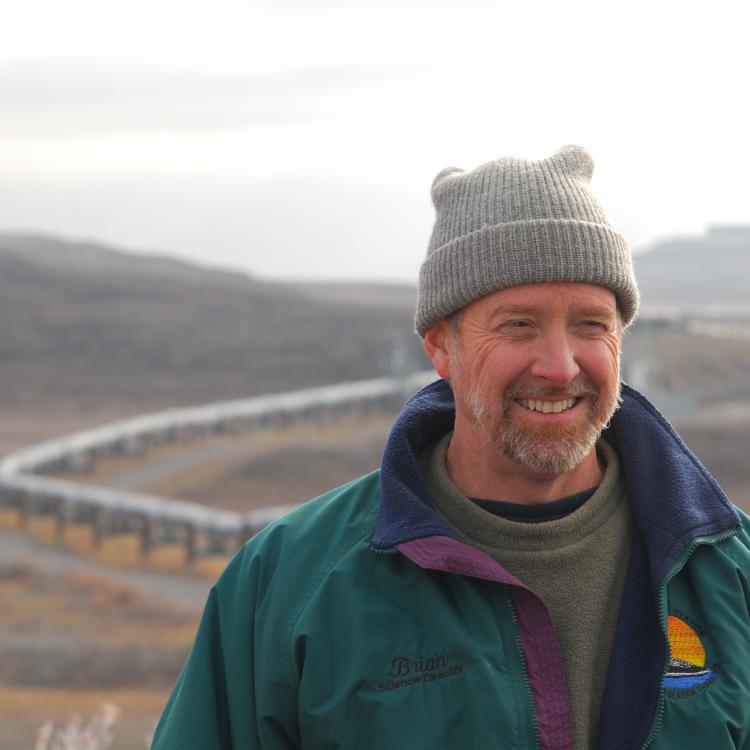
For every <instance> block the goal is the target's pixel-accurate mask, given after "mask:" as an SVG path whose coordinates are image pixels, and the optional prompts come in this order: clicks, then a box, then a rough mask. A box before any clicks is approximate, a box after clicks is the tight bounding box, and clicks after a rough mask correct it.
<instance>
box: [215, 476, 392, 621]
mask: <svg viewBox="0 0 750 750" xmlns="http://www.w3.org/2000/svg"><path fill="white" fill-rule="evenodd" d="M379 498H380V488H379V471H373V472H371V473H370V474H366V475H365V476H363V477H359V478H358V479H355V480H353V481H351V482H348V483H347V484H344V485H342V486H340V487H337V488H335V489H333V490H331V491H330V492H327V493H325V494H324V495H321V496H320V497H317V498H315V499H314V500H310V501H309V502H307V503H305V504H304V505H301V506H300V507H299V508H297V509H295V510H294V511H292V512H291V513H288V514H287V515H285V516H284V517H282V518H280V519H279V520H278V521H275V522H273V523H272V524H269V525H268V526H267V527H266V528H264V529H263V530H262V531H261V532H259V533H258V534H256V535H255V536H254V537H253V538H252V539H250V540H249V541H248V542H246V543H245V544H244V545H243V547H242V548H241V549H240V550H239V552H238V553H237V554H236V555H235V557H234V558H233V559H232V561H231V562H230V563H229V565H228V566H227V568H226V569H225V571H224V573H223V574H222V575H221V577H220V578H219V580H218V581H217V583H216V585H215V587H214V588H215V591H216V593H217V595H218V596H219V597H222V596H223V595H224V594H225V592H231V591H236V590H237V589H238V588H240V589H243V588H247V589H252V590H254V591H256V592H257V594H258V595H260V596H263V595H264V594H265V593H266V592H268V591H269V590H270V589H273V590H274V597H273V598H274V600H275V601H276V603H277V604H278V603H279V599H283V600H286V601H288V603H289V608H290V609H291V608H293V603H294V602H295V601H297V602H299V601H300V596H301V595H302V593H303V589H304V588H305V587H306V586H309V585H310V582H311V581H314V580H320V579H321V578H322V577H324V576H325V574H326V573H327V572H329V571H330V570H331V569H332V567H334V566H335V565H336V564H337V562H338V561H339V560H340V559H341V558H342V557H344V556H346V555H347V553H348V552H350V551H351V550H352V548H354V547H357V546H358V545H360V546H363V547H365V548H366V547H367V543H368V542H369V538H370V536H371V535H372V532H373V530H374V527H375V522H376V520H377V514H378V508H379ZM282 592H283V593H282ZM258 604H260V602H258ZM287 611H288V610H287Z"/></svg>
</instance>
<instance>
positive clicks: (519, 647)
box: [506, 587, 542, 748]
mask: <svg viewBox="0 0 750 750" xmlns="http://www.w3.org/2000/svg"><path fill="white" fill-rule="evenodd" d="M506 590H507V595H508V606H509V607H510V612H511V615H512V616H513V624H514V625H515V628H516V649H517V651H518V656H519V657H520V660H521V664H522V665H523V669H522V670H521V677H522V679H523V684H524V687H525V688H526V697H527V698H528V699H529V706H530V707H531V716H532V724H533V725H534V736H535V737H536V747H537V748H541V746H542V738H541V737H540V735H539V727H538V726H537V723H536V704H535V703H534V695H533V693H532V692H531V685H529V677H528V674H527V670H526V657H525V656H524V653H523V646H522V644H521V628H520V626H519V624H518V615H517V614H516V608H515V606H513V600H512V598H511V596H510V590H509V589H508V588H507V587H506Z"/></svg>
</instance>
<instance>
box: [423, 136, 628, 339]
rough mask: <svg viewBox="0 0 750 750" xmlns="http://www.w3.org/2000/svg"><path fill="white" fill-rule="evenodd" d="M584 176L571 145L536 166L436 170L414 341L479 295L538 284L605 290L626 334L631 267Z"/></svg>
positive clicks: (581, 156)
mask: <svg viewBox="0 0 750 750" xmlns="http://www.w3.org/2000/svg"><path fill="white" fill-rule="evenodd" d="M593 171H594V162H593V159H592V158H591V156H590V155H589V154H588V152H587V151H585V150H584V149H583V148H581V146H576V145H571V146H565V147H564V148H562V149H560V151H558V152H557V153H556V154H554V156H551V157H549V158H548V159H542V160H540V161H528V160H526V159H513V158H503V159H497V160H496V161H491V162H488V163H487V164H483V165H482V166H481V167H477V168H476V169H474V170H472V171H470V172H466V171H465V170H463V169H458V168H457V167H449V168H448V169H444V170H442V171H441V172H440V173H439V174H438V175H437V177H436V178H435V180H434V182H433V183H432V200H433V203H434V204H435V211H436V219H435V227H434V228H433V230H432V236H431V238H430V244H429V247H428V249H427V257H426V258H425V261H424V263H422V268H421V269H420V272H419V290H418V291H419V294H418V298H417V313H416V318H415V327H416V330H417V333H418V334H419V335H420V336H424V334H425V332H426V331H427V329H428V328H430V326H432V325H433V324H434V323H437V321H439V320H441V319H442V318H445V317H447V316H448V315H450V314H451V313H453V312H456V311H457V310H460V309H461V308H462V307H464V306H465V305H467V304H468V303H469V302H472V301H473V300H475V299H478V298H479V297H483V296H484V295H485V294H489V293H490V292H494V291H495V290H497V289H503V288H504V287H509V286H517V285H518V284H529V283H534V282H540V281H580V282H589V283H593V284H601V285H602V286H605V287H608V288H609V289H611V290H612V291H613V292H614V293H615V294H616V295H617V300H618V304H619V307H620V312H621V314H622V319H623V323H624V324H625V325H628V324H629V323H630V322H631V321H632V320H633V318H634V317H635V314H636V312H637V311H638V300H639V295H638V287H637V286H636V281H635V276H634V274H633V263H632V260H631V257H630V250H629V249H628V244H627V242H626V241H625V238H624V237H622V235H620V234H618V233H617V232H615V231H614V230H613V229H612V227H611V226H610V224H609V222H608V221H607V218H606V217H605V215H604V212H603V211H602V209H601V207H600V206H599V204H598V203H597V201H596V199H595V198H594V196H593V194H592V193H591V190H590V188H589V182H590V180H591V175H592V173H593Z"/></svg>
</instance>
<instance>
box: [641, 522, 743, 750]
mask: <svg viewBox="0 0 750 750" xmlns="http://www.w3.org/2000/svg"><path fill="white" fill-rule="evenodd" d="M737 531H738V530H737V529H732V531H728V532H726V531H725V532H722V533H721V534H715V535H714V536H703V537H698V538H697V539H694V540H693V541H692V542H691V544H690V546H689V547H688V548H687V550H685V552H684V553H683V555H682V556H681V557H680V559H679V560H678V561H677V562H676V563H675V564H674V565H673V566H672V567H671V568H670V569H669V572H668V573H667V575H666V576H664V580H663V581H662V583H661V586H660V587H659V625H660V626H661V631H662V635H663V636H664V639H665V640H667V586H668V585H669V582H670V581H671V580H672V579H673V578H674V577H675V576H676V575H677V574H678V573H679V572H680V571H681V570H682V569H683V568H684V567H685V564H686V563H687V561H688V560H689V559H690V556H691V555H692V554H693V552H695V550H696V548H697V547H699V546H700V545H702V544H711V545H713V544H719V542H724V541H726V540H727V539H731V538H732V537H733V536H735V535H736V534H737ZM669 659H670V654H669V641H668V640H667V653H666V658H665V662H664V668H663V669H662V681H661V684H660V685H659V702H658V705H657V709H656V717H655V719H654V723H653V724H652V725H651V732H649V735H648V737H646V741H645V742H644V743H643V745H642V746H641V750H646V748H647V747H648V746H649V745H650V744H651V743H652V742H653V741H654V739H655V737H656V734H657V732H658V731H659V726H660V724H661V721H662V719H663V718H664V679H663V675H664V673H665V672H666V670H667V666H668V664H669Z"/></svg>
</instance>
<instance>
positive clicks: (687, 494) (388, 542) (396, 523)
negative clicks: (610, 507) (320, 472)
mask: <svg viewBox="0 0 750 750" xmlns="http://www.w3.org/2000/svg"><path fill="white" fill-rule="evenodd" d="M622 397H623V403H622V406H621V407H620V408H619V409H618V410H617V412H616V413H615V416H614V417H613V419H612V423H611V425H610V427H609V428H608V429H607V431H606V432H605V433H604V438H605V439H606V440H607V441H608V442H609V444H610V445H612V447H613V448H614V449H615V450H616V451H617V454H618V456H619V457H620V461H621V464H622V468H623V473H624V476H625V482H626V484H627V488H628V497H629V499H630V503H631V510H632V514H633V520H634V522H635V525H636V527H637V528H638V529H639V531H640V533H641V534H642V536H643V540H644V542H645V544H646V548H647V549H648V552H649V559H650V573H651V582H652V586H653V587H654V588H657V587H658V585H659V583H660V582H661V580H662V578H663V577H664V575H665V574H666V572H667V571H668V570H669V568H670V567H671V566H672V565H673V564H674V562H675V561H676V559H677V558H678V557H679V556H680V554H681V553H682V551H683V550H684V549H685V548H686V547H687V546H688V545H689V544H690V542H691V541H692V540H693V539H695V538H696V537H698V536H707V535H711V534H717V533H720V532H723V531H726V530H728V529H730V528H733V527H736V526H739V523H740V521H739V516H738V515H737V513H736V511H735V510H734V508H733V507H732V504H731V503H730V502H729V500H728V499H727V497H726V495H725V494H724V493H723V492H722V490H721V489H720V488H719V486H718V484H717V483H716V481H715V480H714V479H713V477H712V476H711V475H710V474H709V473H708V471H706V469H705V468H704V467H703V466H702V465H701V463H700V461H698V459H697V458H696V457H695V455H694V454H693V453H692V452H691V451H690V450H689V449H688V448H687V446H686V445H685V444H684V443H683V441H682V440H681V438H680V437H679V436H678V435H677V433H676V432H675V431H674V430H673V429H672V427H671V426H670V425H669V424H668V422H667V421H666V420H665V419H664V417H662V415H661V414H659V412H658V411H657V410H656V409H655V408H654V406H653V405H652V404H651V403H650V402H649V401H648V400H647V399H646V398H644V396H642V395H641V394H640V393H638V392H637V391H636V390H634V389H633V388H630V387H629V386H627V385H623V390H622ZM454 409H455V407H454V402H453V394H452V392H451V389H450V386H449V385H448V383H446V382H445V381H444V380H437V381H435V382H434V383H431V384H430V385H428V386H426V387H425V388H423V389H422V390H421V391H419V393H417V394H416V395H415V396H413V397H412V398H411V399H410V400H409V401H408V402H407V404H406V406H405V407H404V409H403V410H402V412H401V414H400V415H399V417H398V419H397V420H396V422H395V423H394V425H393V428H392V430H391V434H390V436H389V438H388V442H387V443H386V447H385V452H384V454H383V461H382V464H381V472H380V488H381V506H380V516H379V518H378V525H377V527H376V529H375V533H374V534H373V536H372V539H371V543H372V545H373V546H375V547H393V546H395V545H397V544H400V543H402V542H407V541H411V540H412V539H418V538H421V537H424V536H432V535H436V534H438V535H444V536H451V537H453V538H456V539H458V538H460V537H458V536H457V534H456V532H455V531H453V530H452V529H451V528H450V527H449V526H447V525H446V524H445V523H443V522H442V521H441V520H440V518H439V517H438V516H437V515H436V513H435V512H434V510H433V507H432V501H431V500H430V496H429V492H428V490H427V486H426V485H425V482H424V479H423V478H422V475H421V474H420V472H419V469H418V466H417V458H416V457H417V455H418V454H419V452H420V451H421V450H422V449H423V448H425V447H427V446H428V445H429V444H430V443H433V442H434V441H436V440H437V439H438V438H440V436H441V435H444V434H445V433H446V432H448V431H449V430H451V429H453V420H454Z"/></svg>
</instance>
